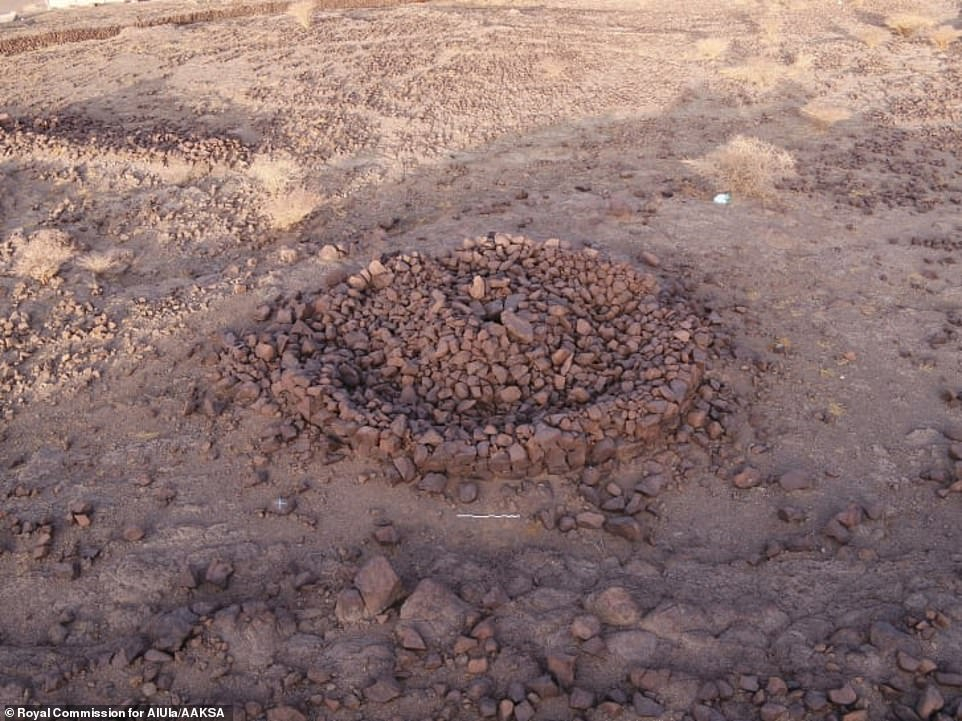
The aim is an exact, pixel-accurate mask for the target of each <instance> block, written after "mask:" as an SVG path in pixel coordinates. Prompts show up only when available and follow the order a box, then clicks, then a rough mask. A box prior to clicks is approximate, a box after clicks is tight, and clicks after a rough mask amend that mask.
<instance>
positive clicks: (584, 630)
mask: <svg viewBox="0 0 962 721" xmlns="http://www.w3.org/2000/svg"><path fill="white" fill-rule="evenodd" d="M599 633H601V621H600V620H598V617H597V616H592V615H590V614H587V615H582V616H575V620H574V621H572V622H571V635H572V636H574V637H575V638H577V639H579V640H581V641H587V640H588V639H589V638H592V637H594V636H597V635H598V634H599Z"/></svg>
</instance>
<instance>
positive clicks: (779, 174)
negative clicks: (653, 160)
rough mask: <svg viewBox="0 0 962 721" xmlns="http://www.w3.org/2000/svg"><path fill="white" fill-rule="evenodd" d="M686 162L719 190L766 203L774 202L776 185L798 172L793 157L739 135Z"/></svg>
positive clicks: (756, 139) (774, 147) (768, 145)
mask: <svg viewBox="0 0 962 721" xmlns="http://www.w3.org/2000/svg"><path fill="white" fill-rule="evenodd" d="M684 162H685V164H686V165H689V166H690V167H692V168H693V169H694V170H695V172H696V173H698V174H699V175H701V176H702V177H704V178H707V179H708V180H710V181H711V182H713V183H715V185H716V188H717V189H718V190H727V191H729V192H731V193H734V194H735V195H740V196H742V197H748V198H758V199H760V200H763V201H767V200H772V199H774V198H775V195H776V190H775V183H776V182H777V181H779V180H781V179H783V178H786V177H789V176H791V175H792V174H793V173H794V172H795V159H794V158H793V157H792V156H791V154H790V153H788V152H787V151H785V150H782V149H781V148H778V147H776V146H774V145H771V144H770V143H766V142H765V141H763V140H759V139H758V138H749V137H745V136H744V135H736V136H735V137H734V138H732V139H731V140H729V141H728V142H727V143H725V145H722V146H720V147H718V148H716V149H715V150H713V151H711V152H710V153H708V155H706V156H704V157H702V158H697V159H695V160H686V161H684Z"/></svg>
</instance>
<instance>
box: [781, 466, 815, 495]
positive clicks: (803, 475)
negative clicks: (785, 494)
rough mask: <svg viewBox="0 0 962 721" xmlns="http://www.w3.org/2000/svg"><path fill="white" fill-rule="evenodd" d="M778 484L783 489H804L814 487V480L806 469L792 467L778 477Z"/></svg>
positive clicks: (790, 490)
mask: <svg viewBox="0 0 962 721" xmlns="http://www.w3.org/2000/svg"><path fill="white" fill-rule="evenodd" d="M778 485H780V486H781V487H782V490H783V491H789V492H792V491H804V490H808V489H810V488H814V487H815V480H814V478H812V475H811V474H810V473H809V472H808V471H804V470H802V469H801V468H793V469H792V470H790V471H786V472H785V473H783V474H782V475H780V476H779V477H778Z"/></svg>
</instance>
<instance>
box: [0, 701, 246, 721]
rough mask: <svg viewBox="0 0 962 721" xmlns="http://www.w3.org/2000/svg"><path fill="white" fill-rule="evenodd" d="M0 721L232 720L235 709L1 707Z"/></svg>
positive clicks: (178, 707)
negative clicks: (83, 720) (64, 720)
mask: <svg viewBox="0 0 962 721" xmlns="http://www.w3.org/2000/svg"><path fill="white" fill-rule="evenodd" d="M0 708H2V711H0V721H7V719H10V720H11V721H17V720H18V719H20V720H21V721H43V720H44V719H117V720H118V721H129V720H131V719H133V720H136V721H147V719H233V718H234V708H233V706H224V705H212V706H202V705H190V706H186V705H185V706H80V705H75V704H71V705H38V706H2V707H0Z"/></svg>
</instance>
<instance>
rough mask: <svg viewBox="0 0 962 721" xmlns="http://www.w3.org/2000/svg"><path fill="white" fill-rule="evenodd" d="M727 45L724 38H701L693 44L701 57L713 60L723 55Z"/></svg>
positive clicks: (728, 43) (728, 42)
mask: <svg viewBox="0 0 962 721" xmlns="http://www.w3.org/2000/svg"><path fill="white" fill-rule="evenodd" d="M729 45H731V42H730V41H729V40H726V39H725V38H703V39H701V40H699V41H698V42H696V43H695V50H696V52H697V53H698V54H699V55H700V56H701V57H703V58H708V59H710V60H714V59H715V58H719V57H721V56H722V55H724V54H725V53H726V52H727V51H728V46H729Z"/></svg>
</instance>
